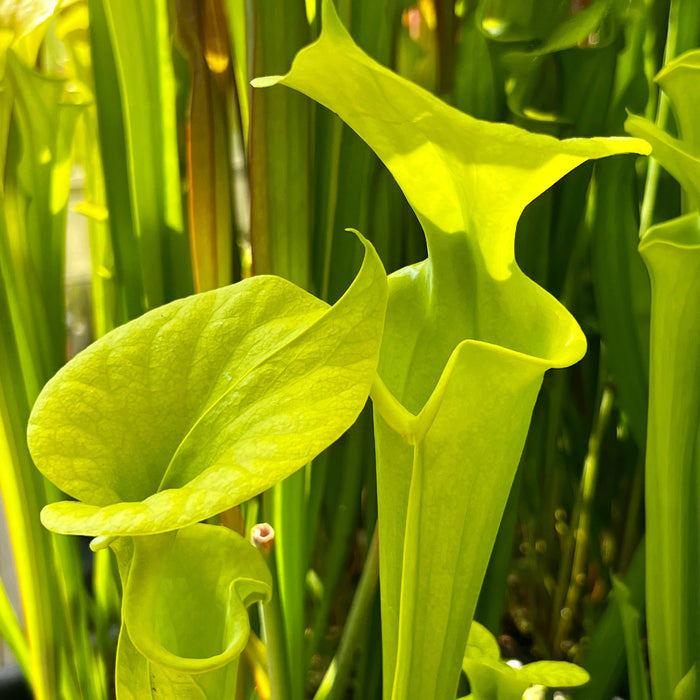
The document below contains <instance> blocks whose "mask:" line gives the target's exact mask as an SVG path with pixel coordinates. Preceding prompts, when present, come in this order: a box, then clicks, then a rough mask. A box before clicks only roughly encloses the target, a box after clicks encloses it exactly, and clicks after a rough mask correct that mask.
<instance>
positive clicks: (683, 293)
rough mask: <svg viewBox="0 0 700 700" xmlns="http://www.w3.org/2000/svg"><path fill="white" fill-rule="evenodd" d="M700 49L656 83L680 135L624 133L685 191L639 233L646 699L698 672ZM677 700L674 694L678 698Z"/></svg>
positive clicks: (692, 691)
mask: <svg viewBox="0 0 700 700" xmlns="http://www.w3.org/2000/svg"><path fill="white" fill-rule="evenodd" d="M699 66H700V51H691V52H688V53H685V54H683V55H681V56H679V57H678V58H677V59H675V60H674V61H672V62H671V63H669V64H668V65H667V66H666V67H665V68H664V69H663V70H662V71H661V72H660V73H659V75H658V76H657V81H658V82H659V83H660V84H661V86H662V88H663V89H664V90H665V91H667V92H668V95H669V97H670V98H671V100H672V103H673V106H674V109H675V115H676V121H677V123H678V126H679V131H680V134H679V138H677V139H676V138H673V137H671V136H670V135H669V134H667V133H666V132H664V131H661V130H660V129H659V128H658V127H656V126H655V125H654V124H651V123H650V122H648V121H646V120H645V119H642V118H641V117H637V116H634V115H632V116H630V117H629V118H628V120H627V122H626V123H625V128H626V129H627V131H629V132H630V133H632V134H635V135H638V136H642V137H644V138H646V139H648V140H649V141H650V143H651V144H652V146H653V156H654V157H655V158H657V159H658V161H659V162H660V163H661V165H662V166H663V167H664V168H665V169H666V170H668V172H670V173H671V174H672V175H673V177H675V178H676V179H677V180H678V181H679V182H680V184H681V187H682V188H683V194H684V195H685V203H684V204H685V206H684V210H685V211H686V212H687V213H686V214H685V215H684V216H681V217H678V218H676V219H672V220H671V221H666V222H664V223H662V224H658V225H656V226H652V227H651V228H649V229H648V230H647V231H645V232H642V239H641V242H640V244H639V252H640V254H641V256H642V258H643V260H644V263H645V264H646V266H647V270H648V272H649V278H650V280H651V334H650V371H649V421H648V427H647V434H648V438H647V452H646V468H645V469H646V472H645V474H646V476H645V507H646V528H647V530H646V556H647V561H648V562H654V565H653V566H651V565H650V566H648V567H647V573H646V595H647V605H646V613H647V629H648V644H649V665H650V670H651V681H652V695H653V696H654V697H695V696H697V688H696V686H695V684H696V675H695V671H694V669H697V668H698V667H699V666H700V640H699V639H698V635H697V625H698V623H699V622H700V596H698V587H699V586H700V581H699V580H698V571H699V570H700V546H699V545H698V532H699V531H700V520H699V519H698V506H699V505H700V479H699V477H698V474H700V443H699V441H698V426H699V425H700V392H698V390H697V387H698V386H700V329H699V328H698V318H700V129H699V128H698V122H697V110H698V107H699V106H700V90H698V75H699V73H698V70H699ZM676 694H677V695H676Z"/></svg>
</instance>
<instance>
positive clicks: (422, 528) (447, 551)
mask: <svg viewBox="0 0 700 700" xmlns="http://www.w3.org/2000/svg"><path fill="white" fill-rule="evenodd" d="M322 23H323V29H322V33H321V36H320V38H319V39H318V41H316V42H315V43H314V44H312V45H311V46H309V47H307V48H305V49H303V50H302V51H300V52H299V54H297V56H296V58H295V60H294V63H293V65H292V67H291V70H290V72H289V73H288V74H287V75H285V76H274V77H267V78H263V79H258V80H256V81H254V83H253V84H254V85H256V86H258V87H263V86H270V85H274V84H282V85H287V86H289V87H291V88H294V89H296V90H298V91H300V92H303V93H305V94H307V95H309V96H310V97H312V98H313V99H315V100H317V101H318V102H320V103H321V104H323V105H325V106H326V107H328V108H329V109H331V110H333V111H334V112H336V113H337V114H338V115H339V116H340V117H341V118H342V119H343V120H344V121H345V122H347V124H348V125H349V126H350V127H351V128H353V129H354V130H355V131H356V132H357V133H358V134H359V135H360V136H361V137H362V139H364V140H365V141H366V142H367V143H368V144H369V145H370V146H371V147H372V148H373V149H374V151H375V152H376V153H377V155H378V156H379V158H380V159H381V160H382V161H383V162H384V163H385V165H386V166H387V168H388V169H389V170H390V171H391V173H392V175H393V176H394V178H395V179H396V180H397V182H398V183H399V185H400V186H401V188H402V190H403V192H404V194H405V195H406V198H407V200H408V202H409V204H410V205H411V207H412V208H413V210H414V211H415V213H416V215H417V216H418V219H419V221H420V223H421V225H422V227H423V230H424V232H425V237H426V241H427V247H428V258H427V259H426V260H425V261H423V262H421V263H418V264H416V265H412V266H410V267H407V268H404V269H402V270H399V271H397V272H395V273H393V274H392V275H390V277H389V305H388V309H387V319H386V325H385V329H384V338H383V341H382V350H381V356H380V361H379V370H378V378H377V380H376V381H375V383H374V386H373V388H372V393H371V397H372V400H373V402H374V407H375V439H376V449H377V472H378V473H377V479H378V498H379V548H380V581H381V602H382V634H383V656H384V659H383V665H384V688H385V690H384V697H385V698H387V699H389V698H392V700H407V699H410V698H435V699H436V700H443V699H444V700H449V699H450V698H454V697H455V693H456V690H457V685H458V681H459V673H460V668H461V665H462V657H463V655H464V651H465V647H466V644H467V638H468V634H469V627H470V624H471V621H472V617H473V614H474V609H475V606H476V601H477V597H478V594H479V590H480V587H481V582H482V579H483V576H484V573H485V570H486V566H487V563H488V559H489V555H490V552H491V549H492V546H493V543H494V539H495V537H496V534H497V531H498V525H499V521H500V517H501V514H502V513H503V509H504V507H505V503H506V500H507V497H508V493H509V490H510V486H511V483H512V481H513V477H514V475H515V470H516V467H517V464H518V459H519V456H520V453H521V451H522V447H523V443H524V440H525V436H526V433H527V429H528V425H529V422H530V417H531V413H532V409H533V405H534V402H535V399H536V397H537V393H538V391H539V388H540V384H541V382H542V378H543V375H544V373H545V371H546V370H547V369H549V368H552V367H566V366H568V365H571V364H573V363H575V362H577V361H578V360H580V359H581V357H582V356H583V354H584V352H585V348H586V342H585V338H584V335H583V333H582V332H581V330H580V328H579V327H578V325H577V324H576V321H575V320H574V319H573V317H572V316H571V315H570V314H569V313H568V312H567V311H566V309H565V308H564V307H563V306H561V305H560V304H559V303H558V302H557V301H556V300H555V299H554V298H552V297H551V296H550V295H549V294H548V293H547V292H546V291H545V290H544V289H542V288H541V287H539V286H538V285H536V284H535V283H534V282H533V281H532V280H530V279H529V278H528V277H526V276H525V274H524V273H523V272H522V271H521V270H520V269H519V267H518V265H517V263H516V261H515V257H514V239H515V230H516V224H517V221H518V219H519V217H520V215H521V213H522V211H523V209H524V208H525V207H526V206H527V205H528V204H529V203H530V202H531V201H532V200H533V199H535V198H536V197H537V196H538V195H540V194H541V193H542V192H544V191H545V190H546V189H548V188H549V187H550V186H551V185H552V184H554V183H555V182H556V181H558V180H559V179H560V178H562V177H563V176H564V175H565V174H566V173H568V172H569V171H570V170H572V169H574V168H575V167H576V166H578V165H580V164H581V163H583V162H584V161H586V160H588V159H592V158H602V157H605V156H609V155H614V154H619V153H630V152H632V153H647V152H648V150H649V149H648V146H647V144H645V143H644V142H643V141H640V140H635V139H625V138H613V139H571V140H568V141H558V140H556V139H554V138H551V137H548V136H542V135H534V134H530V133H527V132H525V131H523V130H521V129H518V128H516V127H513V126H509V125H504V124H491V123H487V122H482V121H478V120H475V119H473V118H471V117H469V116H467V115H465V114H463V113H461V112H459V111H458V110H456V109H453V108H451V107H449V106H448V105H446V104H444V103H443V102H441V101H440V100H438V99H437V98H435V97H434V96H432V95H431V94H430V93H428V92H426V91H425V90H423V89H421V88H419V87H417V86H416V85H414V84H412V83H410V82H408V81H406V80H404V79H402V78H400V77H399V76H397V75H396V74H394V73H392V72H391V71H389V70H387V69H386V68H384V67H382V66H381V65H379V64H378V63H376V62H375V61H374V60H372V59H371V58H370V57H369V56H367V55H366V54H365V53H363V52H362V51H361V50H360V49H359V48H358V47H357V46H356V45H355V43H354V42H353V40H352V38H351V37H350V35H349V34H348V33H347V31H346V30H345V28H344V27H343V26H342V24H341V22H340V20H339V19H338V16H337V15H336V12H335V9H334V6H333V3H332V2H331V1H330V0H325V1H324V3H323V17H322Z"/></svg>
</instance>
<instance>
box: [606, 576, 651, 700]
mask: <svg viewBox="0 0 700 700" xmlns="http://www.w3.org/2000/svg"><path fill="white" fill-rule="evenodd" d="M613 589H614V591H615V599H614V603H613V604H614V605H615V607H617V609H618V612H619V616H620V619H621V621H622V632H623V634H624V639H625V652H626V656H627V678H628V683H629V686H630V698H631V700H649V697H650V696H649V684H648V680H647V671H646V668H645V664H644V652H643V649H642V640H641V633H642V630H641V629H640V624H639V623H640V618H641V616H640V614H639V611H638V610H637V609H636V608H635V607H634V605H633V603H632V601H631V598H632V594H631V593H630V590H629V588H627V586H626V585H625V584H624V583H622V581H620V580H619V579H618V578H616V577H613Z"/></svg>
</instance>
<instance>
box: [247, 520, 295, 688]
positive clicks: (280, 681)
mask: <svg viewBox="0 0 700 700" xmlns="http://www.w3.org/2000/svg"><path fill="white" fill-rule="evenodd" d="M274 538H275V531H274V530H273V529H272V528H271V527H270V526H269V525H267V523H263V524H261V525H256V526H255V527H254V528H253V531H252V533H251V539H252V542H253V544H254V545H255V546H256V547H257V548H258V549H259V550H260V552H261V553H262V555H263V557H264V558H265V561H266V562H267V565H268V566H269V567H270V573H271V574H272V581H273V592H272V597H271V598H270V600H268V601H267V602H265V603H258V607H259V610H260V619H261V620H262V629H263V638H264V640H265V646H266V647H267V674H268V678H269V681H270V698H271V700H289V689H290V683H289V667H288V666H289V664H288V660H287V644H286V641H285V635H284V621H283V619H282V609H281V607H280V597H279V594H278V587H277V567H276V565H275V557H274V552H273V545H274V541H275V540H274Z"/></svg>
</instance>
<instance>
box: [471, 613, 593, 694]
mask: <svg viewBox="0 0 700 700" xmlns="http://www.w3.org/2000/svg"><path fill="white" fill-rule="evenodd" d="M462 669H463V670H464V672H465V673H466V674H467V677H468V678H469V684H470V686H471V695H469V696H468V697H469V698H470V699H471V700H519V698H521V697H522V696H523V693H524V692H525V690H527V688H529V687H530V686H532V685H541V686H546V687H548V688H562V687H567V688H568V687H573V686H578V685H583V684H584V683H586V682H587V681H588V673H586V671H584V670H583V669H582V668H581V667H580V666H576V665H575V664H570V663H566V662H564V661H535V662H534V663H530V664H525V665H524V666H523V667H522V668H514V667H513V666H509V665H508V664H507V663H506V662H505V661H502V660H501V658H500V650H499V648H498V642H497V641H496V639H495V637H494V636H493V635H492V634H491V633H490V632H489V631H488V630H487V629H486V628H485V627H484V626H483V625H480V624H479V623H478V622H472V626H471V630H470V631H469V641H468V642H467V648H466V650H465V653H464V659H463V661H462Z"/></svg>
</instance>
